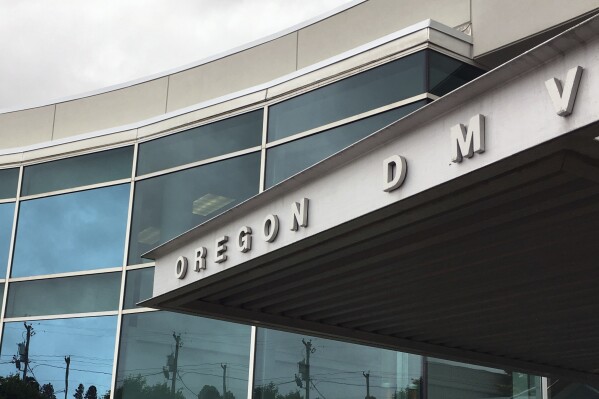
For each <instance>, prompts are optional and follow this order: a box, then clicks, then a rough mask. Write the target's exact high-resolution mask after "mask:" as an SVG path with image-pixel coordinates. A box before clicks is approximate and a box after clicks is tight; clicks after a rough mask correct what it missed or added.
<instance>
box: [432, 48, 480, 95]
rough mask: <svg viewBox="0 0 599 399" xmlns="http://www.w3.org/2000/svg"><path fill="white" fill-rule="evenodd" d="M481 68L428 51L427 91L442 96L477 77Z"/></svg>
mask: <svg viewBox="0 0 599 399" xmlns="http://www.w3.org/2000/svg"><path fill="white" fill-rule="evenodd" d="M483 73H484V71H483V70H481V69H479V68H476V67H474V66H472V65H468V64H465V63H463V62H461V61H458V60H456V59H454V58H451V57H448V56H446V55H444V54H441V53H437V52H436V51H429V89H428V91H429V93H432V94H435V95H437V96H442V95H445V94H447V93H449V92H450V91H452V90H455V89H457V88H458V87H460V86H462V85H463V84H465V83H468V82H470V81H471V80H473V79H475V78H477V77H479V76H480V75H482V74H483Z"/></svg>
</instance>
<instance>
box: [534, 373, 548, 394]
mask: <svg viewBox="0 0 599 399" xmlns="http://www.w3.org/2000/svg"><path fill="white" fill-rule="evenodd" d="M540 389H541V398H542V399H549V379H548V378H547V377H541V386H540ZM537 397H538V396H537Z"/></svg>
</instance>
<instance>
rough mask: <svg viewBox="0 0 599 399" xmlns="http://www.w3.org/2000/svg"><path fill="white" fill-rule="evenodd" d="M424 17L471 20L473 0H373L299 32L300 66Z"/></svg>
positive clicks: (452, 22)
mask: <svg viewBox="0 0 599 399" xmlns="http://www.w3.org/2000/svg"><path fill="white" fill-rule="evenodd" d="M425 19H434V20H436V21H438V22H441V23H442V24H445V25H448V26H451V27H453V26H457V25H460V24H462V23H464V22H467V21H469V20H470V0H432V1H431V0H427V1H423V0H371V1H368V2H366V3H362V4H360V5H357V6H355V7H353V8H350V9H349V10H346V11H344V12H342V13H339V14H336V15H334V16H332V17H330V18H327V19H325V20H323V21H321V22H318V23H316V24H314V25H311V26H308V27H306V28H304V29H301V30H300V31H299V39H298V68H303V67H305V66H308V65H311V64H314V63H316V62H318V61H322V60H324V59H326V58H329V57H332V56H335V55H337V54H339V53H342V52H344V51H348V50H351V49H352V48H354V47H357V46H360V45H362V44H365V43H368V42H370V41H373V40H375V39H378V38H380V37H381V36H384V35H387V34H389V33H392V32H395V31H398V30H400V29H403V28H406V27H408V26H410V25H413V24H415V23H417V22H420V21H423V20H425Z"/></svg>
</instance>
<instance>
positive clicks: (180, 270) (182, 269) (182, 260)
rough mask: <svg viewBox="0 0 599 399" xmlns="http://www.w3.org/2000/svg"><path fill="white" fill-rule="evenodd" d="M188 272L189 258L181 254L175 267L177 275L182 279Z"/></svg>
mask: <svg viewBox="0 0 599 399" xmlns="http://www.w3.org/2000/svg"><path fill="white" fill-rule="evenodd" d="M186 274H187V258H186V257H185V256H179V257H178V258H177V266H176V267H175V275H176V276H177V278H178V279H179V280H182V279H183V278H184V277H185V275H186Z"/></svg>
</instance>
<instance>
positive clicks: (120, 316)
mask: <svg viewBox="0 0 599 399" xmlns="http://www.w3.org/2000/svg"><path fill="white" fill-rule="evenodd" d="M138 149H139V143H138V142H135V144H134V145H133V165H132V166H131V183H130V184H131V186H130V187H129V208H128V211H127V226H126V229H127V230H126V231H125V247H124V249H125V250H124V251H123V265H122V269H121V290H120V293H119V308H118V314H117V319H116V336H115V339H114V356H113V361H112V380H111V382H110V399H114V395H115V391H116V372H117V367H118V364H117V363H118V360H119V349H120V343H121V325H122V320H123V304H124V301H125V282H126V278H127V263H128V262H127V261H128V258H129V237H130V234H131V220H132V215H133V196H134V195H135V174H136V171H137V152H138Z"/></svg>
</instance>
